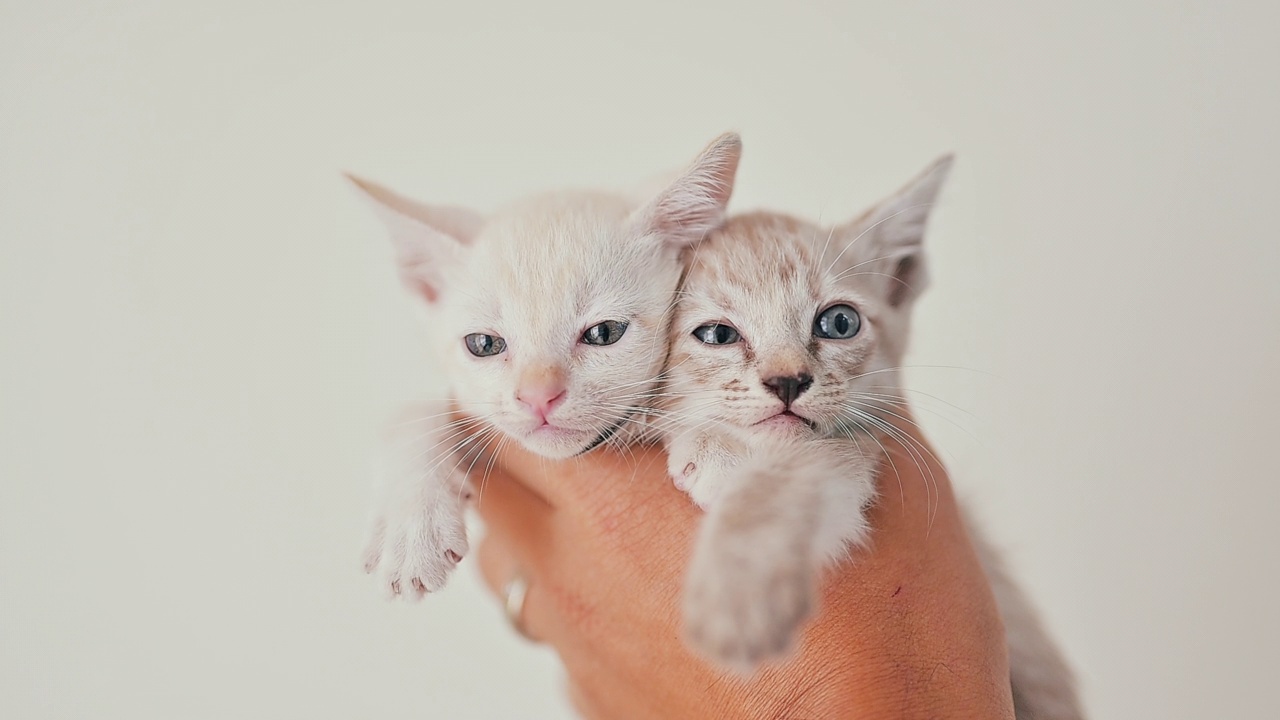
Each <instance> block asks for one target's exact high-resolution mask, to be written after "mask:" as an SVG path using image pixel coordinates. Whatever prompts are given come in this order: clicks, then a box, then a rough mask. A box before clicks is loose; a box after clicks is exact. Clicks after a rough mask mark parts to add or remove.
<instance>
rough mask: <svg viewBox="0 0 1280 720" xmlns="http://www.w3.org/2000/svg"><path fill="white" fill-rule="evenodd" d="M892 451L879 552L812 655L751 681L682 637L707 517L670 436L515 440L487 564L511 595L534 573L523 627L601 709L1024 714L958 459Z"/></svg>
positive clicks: (829, 602) (821, 614)
mask: <svg viewBox="0 0 1280 720" xmlns="http://www.w3.org/2000/svg"><path fill="white" fill-rule="evenodd" d="M915 440H916V441H918V442H922V441H920V439H919V438H918V437H917V438H915ZM886 448H887V450H888V452H889V453H891V454H892V455H893V460H892V461H891V462H890V461H889V460H886V462H885V463H884V467H883V468H882V469H881V472H880V478H881V481H880V484H881V487H880V492H881V497H880V500H879V502H878V503H877V504H876V505H875V506H874V507H873V508H872V509H871V510H870V517H871V522H872V527H873V535H872V547H871V549H870V550H867V551H861V552H856V553H854V555H853V557H852V558H851V560H850V561H848V562H845V563H843V564H841V565H839V566H838V567H836V568H832V569H830V570H829V571H828V572H827V574H826V576H825V577H824V582H823V588H822V593H821V602H820V606H819V608H818V611H817V613H816V614H815V616H814V618H813V619H812V620H811V621H810V622H809V623H808V625H807V627H806V629H805V631H804V635H803V637H802V638H801V639H800V641H799V643H798V645H797V649H796V651H795V652H794V653H793V654H792V656H791V657H790V658H788V659H787V660H786V661H785V662H782V663H779V664H775V665H772V666H768V667H766V668H764V669H762V670H760V671H759V672H757V673H756V674H754V675H752V676H751V677H742V676H740V675H736V674H733V673H731V672H728V671H725V670H722V669H720V668H717V667H714V666H712V665H710V664H708V663H707V662H705V661H704V660H703V659H701V658H700V657H697V656H695V655H694V654H692V653H691V652H690V651H689V650H688V649H687V647H686V645H685V644H684V642H683V641H682V640H681V637H682V618H681V615H680V608H681V603H680V593H681V592H682V589H683V587H684V575H685V571H686V568H687V567H688V562H689V558H690V555H691V548H692V545H693V541H694V538H695V535H696V528H697V524H698V522H699V519H700V513H699V511H698V510H697V509H696V508H695V507H694V506H693V504H692V503H691V502H690V501H689V499H688V498H687V497H686V496H685V495H684V494H682V493H680V492H679V491H678V490H676V489H675V488H674V487H672V485H671V482H670V481H669V479H668V478H667V473H666V470H665V459H664V458H663V456H662V453H661V451H659V450H657V449H654V448H631V449H629V450H628V451H626V452H625V453H623V454H617V453H595V454H592V455H590V456H588V457H585V458H578V459H573V460H569V461H563V462H552V461H549V460H546V459H543V458H540V457H536V456H532V455H529V454H528V453H526V452H523V451H521V450H518V449H511V450H507V451H505V452H504V453H503V454H502V455H501V457H500V458H499V459H498V462H497V465H496V467H495V470H494V471H493V472H491V473H489V476H488V478H487V479H486V480H485V481H484V483H483V486H482V488H481V490H480V495H479V498H478V501H477V508H478V509H479V511H480V514H481V515H482V516H483V517H484V519H485V522H486V526H487V528H488V533H487V535H486V537H485V539H484V541H483V544H482V545H481V547H480V550H479V558H480V563H481V569H482V571H483V573H484V575H485V579H486V581H487V582H488V584H489V586H490V587H491V588H492V589H493V590H494V592H495V593H498V594H499V595H501V594H502V592H503V590H502V588H504V587H505V586H506V584H507V583H508V581H510V580H511V579H512V578H513V577H515V576H516V575H517V574H520V575H522V576H523V577H524V578H526V580H527V583H528V592H527V595H526V598H525V602H524V607H523V614H522V624H523V625H524V627H525V628H526V629H527V632H528V633H529V634H530V635H531V636H532V637H534V638H536V639H537V640H539V641H542V642H547V643H549V644H551V645H552V646H553V647H554V648H555V650H556V652H557V653H558V654H559V656H560V658H561V660H562V662H563V663H564V666H565V669H566V672H567V675H568V684H569V693H570V696H571V698H572V700H573V702H574V704H575V706H576V707H577V708H578V709H579V711H580V712H581V713H582V714H583V715H584V716H585V717H588V718H649V717H653V718H686V717H687V718H711V717H732V718H833V717H851V716H853V717H860V718H880V717H883V718H895V719H896V718H915V717H921V718H923V717H930V718H933V717H948V718H953V717H954V718H960V717H973V718H1002V717H1003V718H1012V717H1013V711H1012V699H1011V697H1010V690H1009V679H1008V678H1009V673H1008V665H1007V659H1006V655H1005V648H1004V636H1003V632H1002V629H1001V625H1000V620H999V617H998V614H997V612H996V608H995V604H994V601H993V599H992V597H991V593H990V590H989V588H988V585H987V582H986V578H985V576H984V575H983V572H982V569H981V567H980V566H979V564H978V560H977V558H976V556H975V555H974V552H973V549H972V547H971V545H970V543H969V540H968V537H967V535H966V534H965V531H964V527H963V524H962V522H961V518H960V514H959V511H958V509H957V507H956V504H955V500H954V498H953V497H952V494H951V489H950V485H949V482H948V480H947V478H946V474H945V471H944V470H943V468H942V467H941V466H940V465H937V464H936V463H926V462H924V460H925V459H926V458H927V457H928V455H927V454H924V453H920V452H919V451H918V450H917V451H916V452H915V453H914V454H908V453H907V452H906V450H905V449H904V448H902V447H901V446H894V445H890V444H886ZM921 455H924V457H921Z"/></svg>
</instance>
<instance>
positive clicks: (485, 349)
mask: <svg viewBox="0 0 1280 720" xmlns="http://www.w3.org/2000/svg"><path fill="white" fill-rule="evenodd" d="M463 341H464V342H465V343H466V344H467V350H470V351H471V354H472V355H475V356H476V357H489V356H490V355H499V354H501V353H502V351H504V350H506V349H507V341H506V340H503V339H502V338H500V337H498V336H497V335H485V334H484V333H471V334H470V335H468V336H466V337H465V338H463Z"/></svg>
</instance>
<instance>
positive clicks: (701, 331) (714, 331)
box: [693, 323, 742, 345]
mask: <svg viewBox="0 0 1280 720" xmlns="http://www.w3.org/2000/svg"><path fill="white" fill-rule="evenodd" d="M693 336H694V337H696V338H698V339H699V340H701V341H702V342H704V343H706V344H707V345H732V344H733V343H736V342H738V340H740V339H741V338H742V336H741V335H739V334H738V331H737V330H736V329H735V328H734V327H733V326H732V325H723V324H721V323H711V324H710V325H703V326H702V327H700V328H698V329H696V330H694V331H693Z"/></svg>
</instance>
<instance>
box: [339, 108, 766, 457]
mask: <svg viewBox="0 0 1280 720" xmlns="http://www.w3.org/2000/svg"><path fill="white" fill-rule="evenodd" d="M740 153H741V141H740V140H739V139H738V137H737V135H734V134H732V133H730V134H726V135H724V136H721V137H720V138H719V139H717V140H716V141H715V142H713V143H712V144H711V145H710V146H708V148H707V149H706V150H704V151H703V153H702V154H701V155H700V156H699V157H698V158H697V159H696V160H695V161H694V163H693V164H692V165H691V166H690V167H689V168H688V169H687V171H686V172H685V173H684V174H682V175H681V176H680V177H679V178H677V179H676V180H675V181H674V182H673V183H672V184H671V185H670V186H669V187H667V188H666V189H665V190H663V191H662V192H660V193H659V194H658V195H657V196H656V197H654V198H653V199H652V200H650V201H649V202H648V203H647V204H644V205H641V206H640V207H638V208H637V207H635V205H634V204H632V203H631V202H629V201H627V200H625V199H623V198H617V197H612V196H607V195H602V194H591V193H559V194H554V195H548V196H543V197H539V198H534V199H531V200H527V201H524V202H522V203H519V204H517V205H515V206H513V207H511V208H508V209H507V210H504V211H503V212H500V213H498V214H497V215H495V216H493V217H491V218H487V219H486V218H480V217H479V216H476V215H474V214H472V213H468V212H466V211H463V210H459V209H456V208H442V207H433V206H428V205H424V204H422V203H417V202H415V201H412V200H408V199H407V198H403V197H400V196H398V195H395V194H394V193H391V192H390V191H388V190H386V189H385V188H381V187H379V186H377V185H374V184H372V183H368V182H365V181H361V180H356V179H354V178H353V180H354V181H355V182H356V184H357V186H358V187H359V188H360V189H361V190H362V191H363V192H364V193H365V194H366V195H367V196H368V197H369V198H370V199H371V200H372V201H373V202H374V205H375V208H376V209H377V210H378V211H379V213H380V214H381V215H382V216H383V219H384V221H385V222H386V224H387V226H388V228H389V230H390V231H391V235H392V239H393V241H394V244H395V246H396V249H397V254H398V259H399V264H400V270H401V277H402V279H403V280H404V282H405V284H406V285H407V286H408V287H410V288H411V289H413V290H414V291H415V292H416V293H417V294H418V295H419V296H420V297H421V298H422V299H423V300H425V301H426V303H427V306H428V309H429V324H430V327H431V331H432V333H433V335H434V336H435V338H436V340H437V343H436V345H437V348H438V349H439V351H440V353H441V359H442V361H443V362H444V369H445V372H446V373H447V376H448V378H449V381H450V383H451V386H452V388H453V390H454V396H455V398H456V400H457V401H458V404H459V405H460V406H461V408H462V410H463V411H464V412H465V413H466V414H468V415H470V416H473V417H477V418H481V419H483V420H485V421H487V423H488V424H489V425H490V426H491V427H493V428H495V429H496V430H498V431H501V432H503V433H505V434H506V435H507V436H509V437H511V438H513V439H515V440H517V441H519V442H521V443H522V444H523V445H525V446H526V447H527V448H528V449H530V450H532V451H534V452H537V453H539V454H542V455H545V456H548V457H557V458H558V457H568V456H572V455H576V454H579V453H582V452H585V451H587V450H590V449H592V448H594V447H596V446H598V445H600V444H602V443H604V442H606V441H607V440H609V439H610V438H611V437H614V436H615V434H616V433H618V432H619V431H620V429H622V428H623V427H624V426H625V425H627V424H628V423H629V422H630V421H632V420H638V419H639V416H640V415H641V414H642V410H643V409H645V408H646V407H647V406H648V405H649V404H651V403H650V400H651V397H652V392H653V389H654V386H655V385H656V383H657V377H658V374H659V372H660V371H661V368H662V365H663V363H664V361H665V359H666V354H667V345H666V341H667V336H668V330H669V318H670V310H671V306H672V302H673V297H674V294H675V289H676V285H677V283H678V282H679V278H680V274H681V272H682V267H681V262H680V258H679V253H680V250H681V249H682V248H684V247H685V246H687V245H689V244H691V243H694V242H697V241H699V240H701V239H703V238H704V237H705V236H706V234H707V233H708V232H710V231H711V230H712V229H713V228H714V227H716V226H718V225H719V224H720V222H721V221H722V220H723V216H724V210H725V206H726V205H727V203H728V200H729V196H730V194H731V192H732V188H733V180H734V175H735V173H736V171H737V165H738V158H739V155H740Z"/></svg>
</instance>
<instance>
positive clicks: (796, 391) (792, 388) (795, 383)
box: [764, 373, 813, 407]
mask: <svg viewBox="0 0 1280 720" xmlns="http://www.w3.org/2000/svg"><path fill="white" fill-rule="evenodd" d="M764 384H765V387H768V388H769V389H770V390H772V391H773V394H774V395H777V396H778V399H779V400H781V401H782V402H783V403H785V404H786V406H787V407H791V403H793V402H795V401H796V398H798V397H800V394H801V393H803V392H804V391H805V390H808V389H809V386H810V385H812V384H813V376H812V375H809V374H808V373H800V374H799V375H780V376H778V377H771V378H768V379H767V380H765V381H764Z"/></svg>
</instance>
